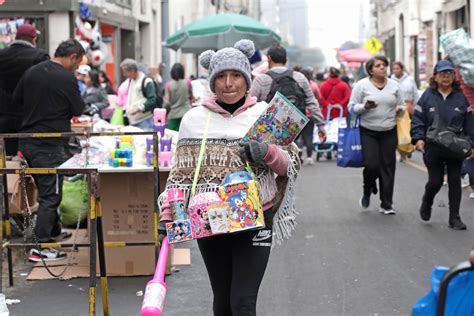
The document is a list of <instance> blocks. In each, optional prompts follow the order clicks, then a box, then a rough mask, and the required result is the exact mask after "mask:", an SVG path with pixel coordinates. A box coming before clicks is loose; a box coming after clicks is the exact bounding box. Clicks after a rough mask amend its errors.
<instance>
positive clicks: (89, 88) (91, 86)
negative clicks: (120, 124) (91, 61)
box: [81, 70, 109, 117]
mask: <svg viewBox="0 0 474 316" xmlns="http://www.w3.org/2000/svg"><path fill="white" fill-rule="evenodd" d="M84 83H85V85H86V89H85V90H84V92H83V93H82V95H81V96H82V99H83V100H84V103H85V104H86V108H85V109H84V114H88V115H90V116H94V115H96V114H98V115H99V116H100V117H102V110H103V109H105V108H107V107H108V106H109V100H108V99H107V93H106V91H105V89H103V88H102V86H101V84H100V81H99V73H98V72H97V71H96V70H91V71H89V72H88V73H87V74H86V75H85V76H84Z"/></svg>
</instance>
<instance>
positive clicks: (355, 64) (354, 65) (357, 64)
mask: <svg viewBox="0 0 474 316" xmlns="http://www.w3.org/2000/svg"><path fill="white" fill-rule="evenodd" d="M360 67H361V63H360V62H354V61H351V62H350V63H347V68H349V69H359V68H360Z"/></svg>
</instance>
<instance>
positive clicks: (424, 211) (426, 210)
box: [420, 201, 431, 222]
mask: <svg viewBox="0 0 474 316" xmlns="http://www.w3.org/2000/svg"><path fill="white" fill-rule="evenodd" d="M420 217H421V219H422V220H424V221H425V222H426V221H429V220H430V218H431V206H429V205H428V203H426V202H425V201H423V202H421V206H420Z"/></svg>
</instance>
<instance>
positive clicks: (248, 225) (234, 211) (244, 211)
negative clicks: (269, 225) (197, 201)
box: [220, 171, 265, 233]
mask: <svg viewBox="0 0 474 316" xmlns="http://www.w3.org/2000/svg"><path fill="white" fill-rule="evenodd" d="M220 195H221V198H222V200H224V202H226V203H227V204H228V217H229V232H231V233H232V232H238V231H242V230H248V229H253V228H258V227H264V226H265V222H264V218H263V210H262V204H261V202H260V196H259V192H258V185H257V182H256V181H255V180H253V178H252V176H251V175H250V174H249V173H248V172H246V171H240V172H234V173H231V174H230V175H228V176H227V177H226V178H225V179H224V181H223V183H222V186H221V187H220Z"/></svg>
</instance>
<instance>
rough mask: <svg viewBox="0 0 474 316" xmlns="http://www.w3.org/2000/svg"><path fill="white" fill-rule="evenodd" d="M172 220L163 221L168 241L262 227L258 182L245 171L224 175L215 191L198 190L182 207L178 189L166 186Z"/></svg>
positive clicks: (186, 239)
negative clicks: (202, 191) (217, 190)
mask: <svg viewBox="0 0 474 316" xmlns="http://www.w3.org/2000/svg"><path fill="white" fill-rule="evenodd" d="M168 203H169V205H170V211H171V213H172V214H173V219H174V221H173V222H169V223H166V231H167V235H168V242H169V243H170V244H174V243H178V242H183V241H188V240H192V239H198V238H204V237H209V236H213V235H218V234H226V233H233V232H239V231H243V230H248V229H255V228H259V227H264V226H265V222H264V218H263V210H262V205H261V202H260V196H259V192H258V182H256V181H255V180H254V179H253V177H252V175H251V174H250V173H248V172H246V171H239V172H234V173H231V174H229V175H227V176H226V177H225V179H224V181H223V182H222V185H221V186H220V188H219V193H217V192H204V193H199V194H197V195H195V196H193V197H192V198H191V200H190V201H189V205H188V208H187V210H186V209H185V204H186V199H185V194H184V192H183V191H182V190H181V189H175V188H170V189H168Z"/></svg>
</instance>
